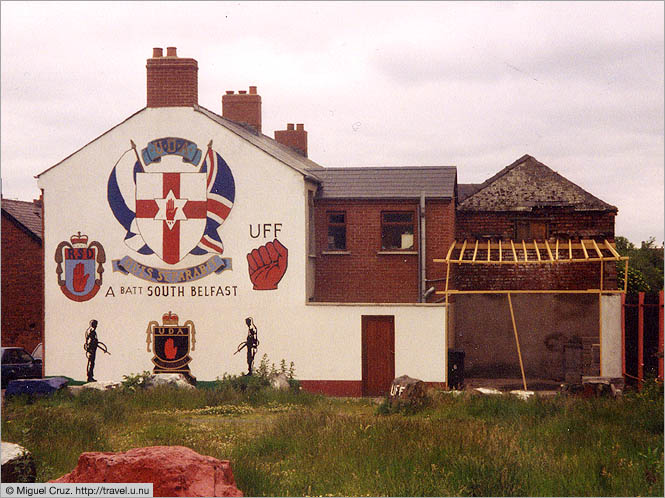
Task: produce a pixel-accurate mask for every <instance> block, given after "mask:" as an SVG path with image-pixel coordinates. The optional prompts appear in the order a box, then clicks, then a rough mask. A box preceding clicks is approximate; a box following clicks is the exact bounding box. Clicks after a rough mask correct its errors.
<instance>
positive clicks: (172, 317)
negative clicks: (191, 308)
mask: <svg viewBox="0 0 665 498" xmlns="http://www.w3.org/2000/svg"><path fill="white" fill-rule="evenodd" d="M162 323H163V324H164V325H178V315H176V314H175V313H171V312H170V311H169V312H168V313H164V314H163V315H162Z"/></svg>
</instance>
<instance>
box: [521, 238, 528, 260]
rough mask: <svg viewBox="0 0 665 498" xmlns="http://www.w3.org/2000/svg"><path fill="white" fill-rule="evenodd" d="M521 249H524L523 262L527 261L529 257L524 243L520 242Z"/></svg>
mask: <svg viewBox="0 0 665 498" xmlns="http://www.w3.org/2000/svg"><path fill="white" fill-rule="evenodd" d="M522 249H524V261H529V255H528V254H527V253H526V242H524V240H522Z"/></svg>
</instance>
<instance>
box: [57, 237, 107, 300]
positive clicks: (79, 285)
mask: <svg viewBox="0 0 665 498" xmlns="http://www.w3.org/2000/svg"><path fill="white" fill-rule="evenodd" d="M55 262H56V263H57V266H56V270H55V272H56V274H57V275H58V285H59V286H60V290H61V291H62V292H63V294H64V295H65V296H67V297H68V298H69V299H71V300H72V301H78V302H82V301H88V300H89V299H92V298H93V297H95V295H96V294H97V292H98V291H99V288H100V287H101V285H102V274H103V273H104V266H103V263H106V254H105V253H104V248H103V247H102V245H101V244H100V243H99V242H97V241H93V242H91V243H90V244H88V236H87V235H84V234H81V232H80V231H79V232H78V233H77V234H76V235H72V236H71V237H70V239H69V241H63V242H60V244H58V247H57V248H56V249H55ZM63 263H64V270H63ZM63 273H64V276H65V278H62V275H63Z"/></svg>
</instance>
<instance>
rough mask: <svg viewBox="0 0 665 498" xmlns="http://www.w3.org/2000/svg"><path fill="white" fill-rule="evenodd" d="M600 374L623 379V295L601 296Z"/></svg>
mask: <svg viewBox="0 0 665 498" xmlns="http://www.w3.org/2000/svg"><path fill="white" fill-rule="evenodd" d="M600 299H601V300H602V302H601V326H602V337H601V346H600V350H601V356H600V373H601V375H602V376H604V377H622V375H623V372H622V371H621V294H611V295H605V296H601V297H600Z"/></svg>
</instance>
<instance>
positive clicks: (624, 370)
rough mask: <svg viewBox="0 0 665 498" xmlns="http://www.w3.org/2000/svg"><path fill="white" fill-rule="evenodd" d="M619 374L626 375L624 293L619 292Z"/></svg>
mask: <svg viewBox="0 0 665 498" xmlns="http://www.w3.org/2000/svg"><path fill="white" fill-rule="evenodd" d="M621 375H623V376H624V380H625V376H626V294H625V293H624V294H621Z"/></svg>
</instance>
